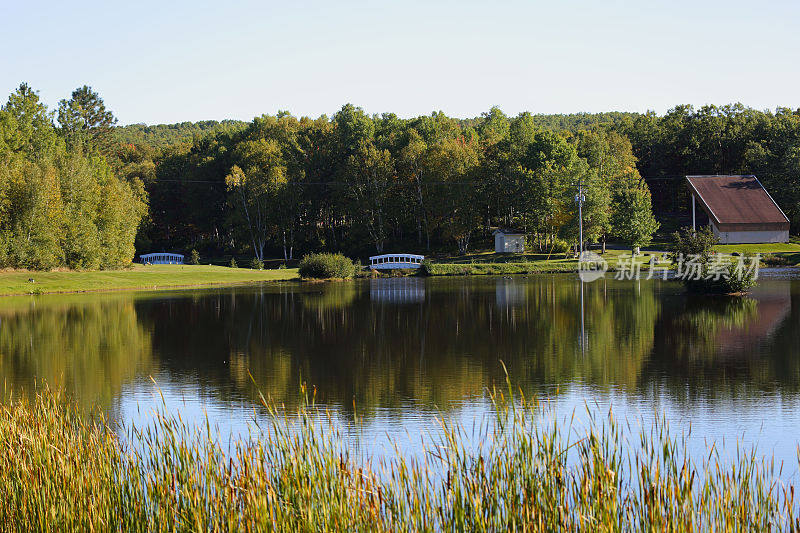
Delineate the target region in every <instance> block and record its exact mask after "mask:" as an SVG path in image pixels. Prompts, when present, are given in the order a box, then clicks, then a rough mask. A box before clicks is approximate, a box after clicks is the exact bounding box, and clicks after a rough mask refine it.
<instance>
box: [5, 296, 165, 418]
mask: <svg viewBox="0 0 800 533" xmlns="http://www.w3.org/2000/svg"><path fill="white" fill-rule="evenodd" d="M151 366H152V350H151V346H150V338H149V336H148V334H147V332H145V330H144V329H143V327H142V325H141V324H140V323H139V321H138V320H137V315H136V311H135V309H134V305H133V303H132V301H131V299H130V298H114V297H106V296H95V297H94V300H90V301H87V299H86V298H85V297H84V298H76V297H74V296H64V297H60V296H52V297H47V298H24V299H23V298H8V299H5V300H4V301H3V302H2V306H0V379H2V380H3V383H4V384H5V385H6V387H7V392H12V390H13V392H14V393H15V394H20V393H25V394H29V393H30V392H31V391H32V390H33V386H34V382H46V383H47V384H48V385H50V386H51V387H53V388H57V389H59V390H63V391H64V392H65V393H66V394H67V395H68V396H69V397H70V398H73V399H74V400H76V401H78V402H79V403H80V404H82V405H84V406H86V407H88V406H93V405H102V406H108V405H110V404H111V402H112V401H113V400H114V399H115V398H117V397H118V396H119V394H120V391H121V389H122V387H123V385H124V384H125V383H127V382H129V381H130V380H132V379H133V378H134V377H135V376H137V375H141V374H143V373H144V374H145V375H146V374H147V373H148V372H150V369H151Z"/></svg>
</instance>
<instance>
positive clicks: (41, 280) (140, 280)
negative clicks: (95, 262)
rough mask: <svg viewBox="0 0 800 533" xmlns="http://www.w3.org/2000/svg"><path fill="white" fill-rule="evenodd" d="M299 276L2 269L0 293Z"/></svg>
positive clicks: (203, 270) (177, 269)
mask: <svg viewBox="0 0 800 533" xmlns="http://www.w3.org/2000/svg"><path fill="white" fill-rule="evenodd" d="M297 277H298V276H297V269H296V268H288V269H283V270H251V269H249V268H229V267H223V266H212V265H146V266H145V265H134V266H133V267H132V268H130V269H127V270H103V271H92V272H21V271H9V272H0V295H9V294H47V293H58V292H85V291H108V290H122V289H163V288H170V287H187V286H197V285H206V286H208V285H230V284H239V283H251V282H258V281H281V280H289V279H296V278H297ZM30 278H32V279H34V282H33V283H31V282H29V281H28V279H30Z"/></svg>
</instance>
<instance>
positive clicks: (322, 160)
mask: <svg viewBox="0 0 800 533" xmlns="http://www.w3.org/2000/svg"><path fill="white" fill-rule="evenodd" d="M798 154H800V110H791V109H787V108H778V109H776V110H775V111H774V112H772V111H757V110H753V109H750V108H746V107H744V106H742V105H741V104H735V105H726V106H722V107H716V106H705V107H702V108H700V109H693V108H692V107H690V106H677V107H675V108H673V109H671V110H670V111H668V112H667V113H666V114H664V115H657V114H655V113H652V112H648V113H617V112H614V113H597V114H586V113H581V114H574V115H533V114H530V113H521V114H519V115H517V116H514V117H509V116H506V115H505V114H504V113H503V112H502V111H501V110H500V109H498V108H492V109H490V110H489V111H487V112H486V113H483V114H482V115H481V116H479V117H475V118H470V119H458V118H452V117H448V116H446V115H445V114H443V113H441V112H437V113H432V114H431V115H427V116H420V117H416V118H410V119H403V118H399V117H397V116H396V115H394V114H392V113H383V114H381V115H369V114H367V113H366V112H365V111H364V110H362V109H361V108H358V107H355V106H353V105H350V104H347V105H344V106H343V107H342V108H341V109H340V110H339V111H337V112H336V113H334V114H333V115H332V116H331V117H327V116H322V117H319V118H316V119H311V118H307V117H302V118H299V119H298V118H296V117H294V116H292V115H291V114H290V113H288V112H278V113H277V114H275V115H263V116H261V117H256V118H255V119H253V121H251V122H240V121H222V122H214V121H205V122H197V123H183V124H175V125H158V126H145V125H131V126H124V127H120V126H117V123H116V118H115V117H114V115H113V113H112V111H111V110H110V109H108V108H106V105H105V103H104V101H103V99H102V98H101V97H100V95H99V94H98V93H97V92H96V91H94V90H93V89H91V88H90V87H87V86H84V87H80V88H78V89H76V90H75V91H74V92H73V93H72V94H71V96H70V97H69V98H66V99H64V100H62V101H61V102H60V103H59V104H58V106H57V109H55V110H50V109H48V108H47V107H46V106H45V105H44V104H43V103H42V102H41V101H40V99H39V97H38V94H37V93H36V91H34V90H33V89H32V88H31V87H29V86H28V85H27V84H24V83H23V84H22V85H20V87H19V88H18V89H17V90H16V91H15V92H14V93H12V94H11V95H10V96H9V98H8V101H7V102H6V104H5V105H3V106H2V108H1V109H0V267H2V268H12V269H30V270H49V269H57V268H68V269H75V270H97V269H105V270H108V269H118V268H121V267H125V266H127V265H129V264H130V263H131V261H132V260H133V258H134V255H135V254H136V253H146V252H150V251H172V252H177V253H185V254H186V253H189V251H191V250H198V251H199V253H200V255H201V256H204V257H221V256H237V257H240V258H241V257H248V258H255V259H257V260H259V261H263V260H264V259H266V258H270V257H273V258H274V257H280V258H282V259H283V260H284V261H285V262H291V261H293V260H295V259H296V258H299V257H302V256H303V255H306V254H308V253H311V252H319V251H328V252H342V253H344V254H346V255H348V256H350V257H354V258H361V259H365V258H366V257H367V256H369V255H373V254H375V253H380V252H390V251H414V252H418V253H422V254H425V255H434V256H463V255H465V254H469V253H471V252H475V251H480V250H482V249H485V248H486V245H487V243H488V242H489V239H490V236H491V231H492V229H493V228H496V227H515V228H520V229H522V230H523V231H525V233H526V234H527V235H528V241H529V249H530V250H531V251H532V252H534V253H540V254H546V255H547V256H551V255H552V254H564V253H565V252H566V251H568V250H569V249H570V248H571V247H573V246H575V245H576V244H577V240H578V225H577V204H576V201H575V197H576V194H577V191H578V187H580V189H581V190H582V192H583V195H584V197H585V202H584V204H583V210H582V211H583V212H582V215H583V223H584V239H585V241H586V242H593V243H605V242H614V243H617V244H621V245H624V246H645V245H647V244H649V243H650V242H651V241H652V240H653V239H656V240H658V241H664V240H666V236H667V235H669V234H671V232H672V231H674V230H675V229H677V228H678V227H680V226H681V225H684V224H685V223H686V222H687V220H688V219H687V218H686V217H687V207H688V205H689V202H688V194H687V192H686V190H685V186H684V184H683V181H682V176H683V175H685V174H689V173H710V174H713V173H756V174H758V175H759V178H760V179H761V181H762V182H763V183H764V185H765V186H766V187H767V188H768V189H769V190H770V192H771V193H772V195H773V196H774V198H775V199H776V201H777V202H778V203H779V204H780V205H781V207H782V208H783V210H784V211H785V212H786V214H787V215H788V216H789V218H790V220H791V222H792V229H793V230H796V229H797V225H798V223H799V222H800V211H799V210H798V205H799V204H798V200H799V198H798V193H797V190H800V188H798V187H797V186H796V182H797V179H798V169H800V155H798Z"/></svg>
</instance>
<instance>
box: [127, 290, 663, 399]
mask: <svg viewBox="0 0 800 533" xmlns="http://www.w3.org/2000/svg"><path fill="white" fill-rule="evenodd" d="M501 282H502V283H508V282H507V281H506V280H497V283H501ZM512 283H515V285H514V286H513V287H511V290H512V291H513V294H514V298H513V299H511V300H509V299H507V298H498V294H499V293H498V288H497V287H498V286H497V285H496V282H495V280H464V279H459V280H442V281H438V280H437V281H436V282H435V283H429V284H428V285H427V286H426V288H425V294H424V298H423V299H421V300H419V301H413V300H414V299H411V301H408V300H409V299H408V298H400V299H392V298H387V297H386V292H385V291H376V287H375V286H374V283H373V285H372V286H370V285H367V284H360V285H357V284H334V285H319V286H313V287H303V288H301V289H300V290H291V289H286V290H284V291H283V292H280V293H275V292H274V291H271V290H270V291H267V292H254V291H248V290H243V291H238V292H237V291H233V292H230V293H220V294H217V295H214V296H209V297H204V298H200V299H197V300H195V301H191V300H173V299H164V300H148V301H146V302H143V303H142V304H140V305H139V308H140V309H139V310H140V315H141V316H142V317H143V319H144V320H146V321H147V323H148V324H147V329H149V330H152V331H153V334H154V344H155V345H156V346H158V347H159V351H160V353H162V354H170V356H169V358H165V360H164V363H165V364H167V365H168V366H169V368H170V370H171V371H172V372H173V373H174V374H176V375H188V374H194V375H195V376H197V377H198V378H199V379H198V382H199V383H200V385H201V386H206V387H207V392H208V393H210V394H218V395H221V396H222V397H231V396H232V395H242V394H244V395H245V396H254V395H255V386H254V385H253V383H252V380H254V381H255V383H256V384H257V386H258V387H259V388H260V389H261V390H263V391H264V392H265V393H268V394H270V395H271V396H272V397H273V398H276V399H278V400H280V401H286V402H289V403H292V401H293V400H294V399H296V397H297V391H298V390H299V387H300V382H301V380H302V381H306V382H308V383H310V384H314V385H316V386H317V387H318V390H319V393H320V397H321V399H322V400H323V401H328V402H333V403H337V404H341V405H344V406H346V407H347V406H350V405H352V403H353V401H355V403H356V404H357V405H359V406H360V408H361V409H366V410H370V409H374V408H376V407H397V406H399V405H401V404H402V403H403V402H419V403H423V404H425V405H429V406H430V405H434V404H435V405H440V406H445V405H447V404H448V403H449V402H452V401H458V400H461V399H463V398H465V397H469V396H474V395H479V394H481V393H482V391H483V389H484V388H485V387H486V386H489V385H491V384H492V383H497V382H502V381H503V380H504V375H503V373H502V367H501V365H500V363H499V362H500V360H502V361H504V362H505V364H506V365H507V367H508V368H509V371H510V372H511V374H512V376H513V378H514V380H515V381H519V382H520V383H523V384H527V385H530V386H535V387H539V386H548V385H552V386H557V385H562V388H563V384H565V383H571V382H574V381H576V380H581V381H585V382H589V383H593V384H597V385H619V384H623V385H626V386H635V385H636V383H637V378H638V376H639V374H640V369H641V366H642V364H643V362H644V361H645V360H646V358H647V356H648V355H649V353H650V351H651V350H652V345H653V328H654V323H655V321H656V319H657V317H658V315H659V302H658V299H657V298H656V296H655V293H654V290H653V286H652V284H646V283H645V284H642V287H640V288H639V289H637V290H635V291H631V290H630V288H629V287H628V286H620V285H619V284H614V283H613V282H612V283H597V284H594V285H591V286H589V285H587V286H586V288H585V293H584V316H585V330H586V335H585V336H584V339H585V344H584V346H583V349H582V347H581V315H580V285H579V284H578V283H576V281H575V280H573V279H568V278H566V277H553V278H537V279H536V280H518V281H513V280H512ZM378 294H380V298H378V297H376V295H378ZM504 294H505V292H504ZM176 331H181V332H187V334H186V335H176V334H175V332H176ZM189 332H191V333H189ZM622 353H624V355H622ZM251 375H252V380H251Z"/></svg>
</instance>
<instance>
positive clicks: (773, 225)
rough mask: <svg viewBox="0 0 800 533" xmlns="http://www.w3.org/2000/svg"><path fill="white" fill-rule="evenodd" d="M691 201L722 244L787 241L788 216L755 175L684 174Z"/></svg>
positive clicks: (694, 222) (693, 222)
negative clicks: (705, 216)
mask: <svg viewBox="0 0 800 533" xmlns="http://www.w3.org/2000/svg"><path fill="white" fill-rule="evenodd" d="M686 181H687V182H688V183H689V190H690V192H691V195H692V227H695V226H696V219H697V216H696V207H695V202H697V203H699V204H700V207H701V208H702V209H703V211H705V213H706V214H707V215H708V221H709V224H710V225H711V229H712V230H713V231H714V235H716V236H717V238H718V239H719V242H720V243H722V244H744V243H764V242H789V219H788V218H786V215H785V214H784V213H783V211H782V210H781V208H780V207H779V206H778V204H777V203H775V200H773V199H772V196H770V195H769V193H768V192H767V190H766V189H765V188H764V186H763V185H761V182H760V181H758V178H756V177H755V176H686Z"/></svg>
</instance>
